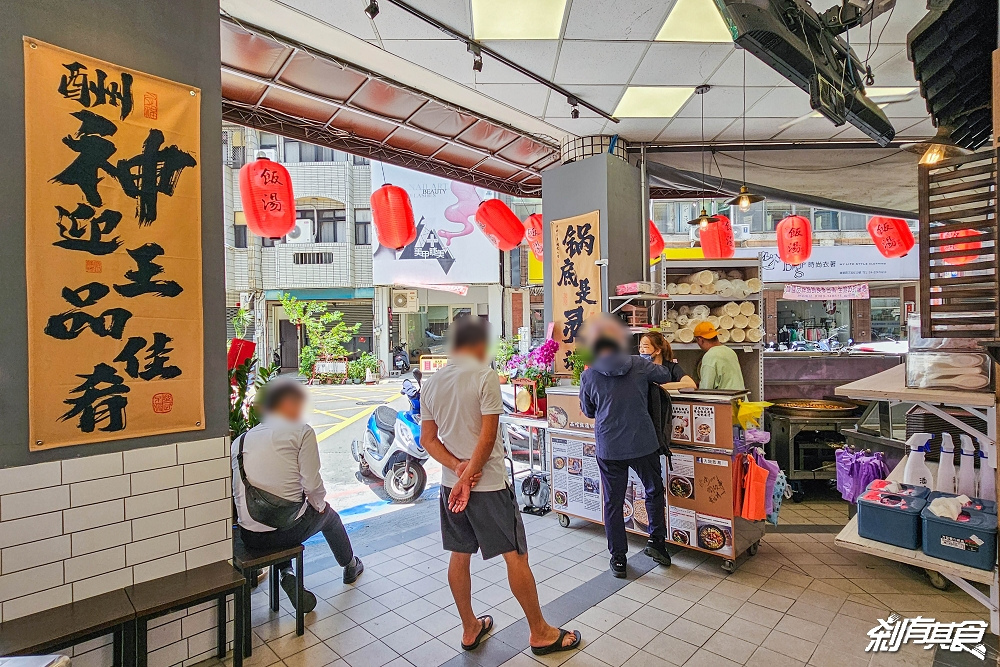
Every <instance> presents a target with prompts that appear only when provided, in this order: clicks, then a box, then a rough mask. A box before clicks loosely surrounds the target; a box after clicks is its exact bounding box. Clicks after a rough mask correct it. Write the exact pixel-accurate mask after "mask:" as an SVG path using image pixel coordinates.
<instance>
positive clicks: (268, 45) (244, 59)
mask: <svg viewBox="0 0 1000 667" xmlns="http://www.w3.org/2000/svg"><path fill="white" fill-rule="evenodd" d="M220 34H221V36H222V40H221V42H222V44H221V46H222V64H223V65H235V64H237V63H238V64H239V66H240V69H242V70H243V71H244V72H249V73H251V74H256V75H257V76H262V77H264V78H267V79H270V78H271V77H272V76H274V75H275V74H276V73H277V72H278V69H279V68H280V67H281V63H283V62H285V59H286V58H288V55H289V54H290V53H291V52H292V50H291V49H289V48H287V47H285V46H282V45H280V44H277V43H276V42H274V41H272V40H270V39H267V38H266V37H259V36H257V35H254V34H252V33H248V32H247V31H245V30H243V29H241V28H239V27H237V26H234V25H233V24H231V23H227V22H225V21H223V22H222V24H221V29H220Z"/></svg>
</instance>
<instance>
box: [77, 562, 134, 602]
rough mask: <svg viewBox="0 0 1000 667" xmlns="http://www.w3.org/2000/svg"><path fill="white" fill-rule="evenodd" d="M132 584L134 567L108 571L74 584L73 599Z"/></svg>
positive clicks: (89, 596) (92, 595)
mask: <svg viewBox="0 0 1000 667" xmlns="http://www.w3.org/2000/svg"><path fill="white" fill-rule="evenodd" d="M131 585H132V568H130V567H127V568H125V569H123V570H117V571H115V572H108V573H107V574H102V575H100V576H97V577H91V578H89V579H82V580H80V581H77V582H75V583H74V584H73V600H83V599H85V598H92V597H94V596H95V595H102V594H104V593H107V592H109V591H114V590H118V589H119V588H125V587H126V586H131Z"/></svg>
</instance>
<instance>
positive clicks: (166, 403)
mask: <svg viewBox="0 0 1000 667" xmlns="http://www.w3.org/2000/svg"><path fill="white" fill-rule="evenodd" d="M173 409H174V395H173V394H170V393H166V392H163V393H160V394H153V412H155V413H156V414H158V415H165V414H167V413H168V412H170V411H171V410H173Z"/></svg>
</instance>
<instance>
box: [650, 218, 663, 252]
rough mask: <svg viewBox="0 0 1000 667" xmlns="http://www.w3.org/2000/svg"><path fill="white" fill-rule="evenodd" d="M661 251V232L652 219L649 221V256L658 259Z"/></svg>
mask: <svg viewBox="0 0 1000 667" xmlns="http://www.w3.org/2000/svg"><path fill="white" fill-rule="evenodd" d="M662 253H663V234H661V233H660V230H659V229H657V228H656V225H654V224H653V221H652V220H650V221H649V258H650V259H659V258H660V254H662Z"/></svg>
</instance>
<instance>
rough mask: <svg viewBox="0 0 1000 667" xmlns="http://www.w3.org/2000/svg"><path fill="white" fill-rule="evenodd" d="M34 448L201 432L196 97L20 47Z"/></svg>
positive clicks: (131, 74) (70, 56)
mask: <svg viewBox="0 0 1000 667" xmlns="http://www.w3.org/2000/svg"><path fill="white" fill-rule="evenodd" d="M24 69H25V77H24V78H25V91H24V98H25V100H24V101H25V110H24V117H25V148H26V154H27V159H26V165H25V181H26V183H25V184H26V199H27V206H26V209H27V210H26V219H25V224H26V230H25V232H26V233H25V237H26V249H25V250H26V255H27V262H26V279H27V280H26V282H27V292H28V369H29V372H28V383H29V384H28V386H29V395H28V410H29V420H30V438H31V439H30V443H29V447H30V448H31V449H32V450H41V449H49V448H52V447H65V446H67V445H79V444H86V443H92V442H101V441H107V440H119V439H123V438H135V437H140V436H148V435H157V434H162V433H176V432H180V431H194V430H200V429H204V428H205V409H204V391H203V374H204V370H203V355H204V346H205V345H204V337H203V335H202V325H203V316H202V285H201V168H200V166H199V160H200V158H201V156H200V150H199V146H200V141H201V134H200V133H201V129H200V122H201V121H200V118H201V117H200V114H201V92H200V91H199V90H198V89H196V88H192V87H191V86H188V85H183V84H180V83H174V82H172V81H166V80H164V79H160V78H158V77H154V76H150V75H148V74H143V73H142V72H137V71H135V70H130V69H127V68H124V67H119V66H117V65H113V64H111V63H108V62H104V61H101V60H97V59H94V58H90V57H88V56H85V55H82V54H79V53H73V52H70V51H66V50H64V49H61V48H58V47H55V46H51V45H49V44H45V43H44V42H40V41H38V40H35V39H31V38H27V37H26V38H24Z"/></svg>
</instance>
